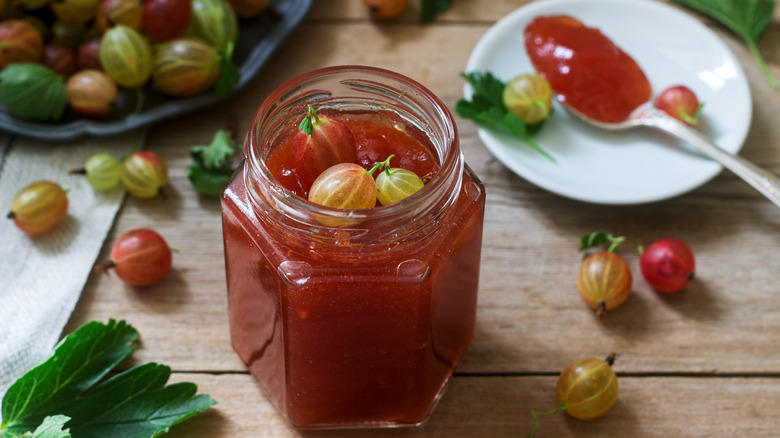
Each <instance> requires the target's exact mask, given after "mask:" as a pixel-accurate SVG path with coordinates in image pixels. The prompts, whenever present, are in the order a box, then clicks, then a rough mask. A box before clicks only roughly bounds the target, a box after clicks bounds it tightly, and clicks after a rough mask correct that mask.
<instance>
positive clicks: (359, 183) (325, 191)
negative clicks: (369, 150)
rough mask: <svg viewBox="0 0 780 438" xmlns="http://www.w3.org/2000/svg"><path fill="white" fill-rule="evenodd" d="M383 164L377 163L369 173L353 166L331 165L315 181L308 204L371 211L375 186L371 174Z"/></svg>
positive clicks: (351, 164)
mask: <svg viewBox="0 0 780 438" xmlns="http://www.w3.org/2000/svg"><path fill="white" fill-rule="evenodd" d="M383 164H384V163H376V165H375V166H374V167H373V168H371V170H366V169H364V168H363V167H362V166H360V165H359V164H355V163H340V164H336V165H334V166H331V167H329V168H328V169H327V170H325V172H322V174H321V175H320V176H319V177H317V179H316V180H314V183H313V184H312V185H311V190H310V191H309V201H311V202H313V203H315V204H320V205H324V206H326V207H333V208H340V209H348V210H360V209H364V208H372V207H374V206H376V186H375V184H374V177H373V176H372V175H373V173H374V172H375V171H376V170H377V169H378V168H380V167H381V166H382V165H383Z"/></svg>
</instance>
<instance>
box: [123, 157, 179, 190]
mask: <svg viewBox="0 0 780 438" xmlns="http://www.w3.org/2000/svg"><path fill="white" fill-rule="evenodd" d="M122 183H123V184H124V185H125V188H126V189H127V191H128V192H130V194H131V195H133V196H135V197H138V198H154V197H155V196H157V195H160V194H162V195H163V196H165V191H164V188H165V186H166V185H168V164H167V163H166V162H165V160H164V159H163V158H162V157H161V156H159V155H157V154H156V153H154V152H151V151H139V152H135V153H133V154H130V155H129V156H128V157H127V158H125V159H124V161H122Z"/></svg>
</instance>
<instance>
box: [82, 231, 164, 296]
mask: <svg viewBox="0 0 780 438" xmlns="http://www.w3.org/2000/svg"><path fill="white" fill-rule="evenodd" d="M172 259H173V257H172V256H171V248H170V247H169V246H168V243H167V242H166V241H165V239H163V237H162V236H161V235H160V234H158V233H157V232H156V231H154V230H150V229H147V228H138V229H135V230H131V231H128V232H126V233H125V234H123V235H122V236H121V237H120V238H119V239H117V241H116V242H114V245H113V246H112V247H111V254H110V256H109V260H106V261H104V262H101V263H98V264H97V265H96V266H95V270H97V271H100V272H103V273H106V274H107V273H108V269H114V272H115V273H116V275H117V276H118V277H119V278H121V279H122V280H123V281H124V282H126V283H128V284H131V285H133V286H149V285H152V284H154V283H157V282H158V281H160V280H162V278H163V277H165V275H166V274H167V273H168V271H169V270H170V269H171V263H172Z"/></svg>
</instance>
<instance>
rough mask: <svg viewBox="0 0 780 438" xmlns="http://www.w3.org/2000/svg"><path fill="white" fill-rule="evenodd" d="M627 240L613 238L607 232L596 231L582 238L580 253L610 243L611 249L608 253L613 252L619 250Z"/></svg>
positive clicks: (621, 237)
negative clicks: (620, 245)
mask: <svg viewBox="0 0 780 438" xmlns="http://www.w3.org/2000/svg"><path fill="white" fill-rule="evenodd" d="M624 240H626V238H625V237H623V236H617V237H616V236H613V235H612V234H610V233H608V232H606V231H603V230H601V231H594V232H592V233H588V234H586V235H584V236H582V238H580V249H579V251H586V250H589V249H591V248H593V247H596V246H599V245H601V244H604V243H609V244H610V246H609V249H608V250H607V251H609V252H612V251H614V250H615V248H617V246H618V245H619V244H620V243H621V242H623V241H624Z"/></svg>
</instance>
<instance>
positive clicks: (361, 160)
mask: <svg viewBox="0 0 780 438" xmlns="http://www.w3.org/2000/svg"><path fill="white" fill-rule="evenodd" d="M322 115H326V116H328V117H330V118H333V119H336V120H338V121H340V122H342V123H344V124H345V125H346V126H347V128H349V130H350V132H351V133H352V136H353V137H354V138H355V143H356V144H357V151H358V164H360V165H361V166H363V167H364V168H365V169H366V170H369V169H371V168H372V167H374V164H376V163H378V162H382V161H385V160H386V159H387V157H389V156H390V155H395V157H393V159H392V160H391V161H390V166H391V167H400V168H402V169H407V170H411V171H412V172H414V173H416V174H417V176H420V177H423V176H430V177H432V176H433V175H434V174H435V172H436V171H437V170H438V164H437V163H436V160H435V159H434V157H433V156H432V155H431V150H432V146H431V145H430V141H429V140H428V139H426V138H425V136H424V135H423V134H422V133H421V132H419V131H418V130H417V129H411V128H408V127H407V125H406V124H405V123H404V122H403V120H402V119H401V118H400V117H399V116H398V115H397V114H395V113H391V112H387V113H385V114H383V116H382V117H377V116H376V113H340V112H334V111H328V110H324V111H322ZM267 163H268V169H269V170H270V171H271V173H272V174H273V176H274V178H276V179H277V180H278V181H279V182H280V183H281V184H282V185H283V186H285V188H287V189H288V190H291V191H293V192H295V194H296V195H298V196H301V197H303V198H305V197H307V196H308V195H309V192H308V187H305V186H304V185H303V184H302V183H301V181H300V180H299V179H298V174H297V171H296V169H295V158H294V156H293V150H292V135H290V136H289V137H288V138H287V139H286V140H284V141H283V143H282V144H281V146H280V147H278V148H276V149H274V150H273V152H272V153H271V154H270V155H269V156H268V158H267ZM376 176H378V173H374V177H376Z"/></svg>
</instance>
